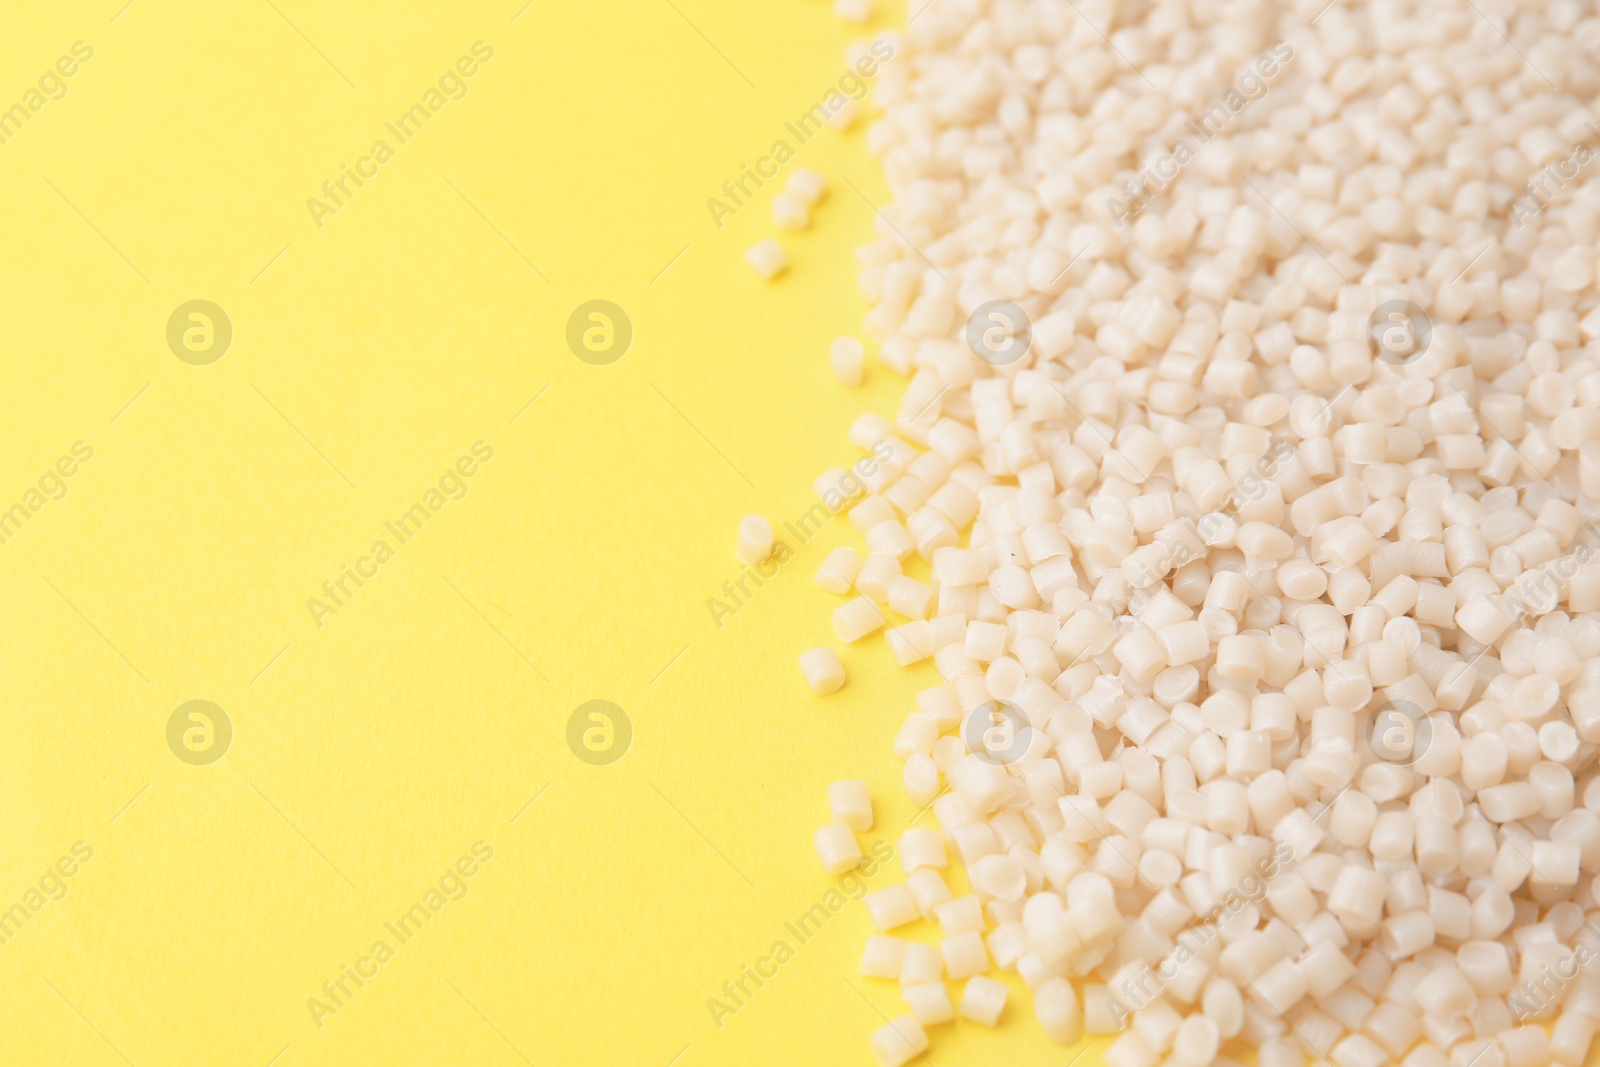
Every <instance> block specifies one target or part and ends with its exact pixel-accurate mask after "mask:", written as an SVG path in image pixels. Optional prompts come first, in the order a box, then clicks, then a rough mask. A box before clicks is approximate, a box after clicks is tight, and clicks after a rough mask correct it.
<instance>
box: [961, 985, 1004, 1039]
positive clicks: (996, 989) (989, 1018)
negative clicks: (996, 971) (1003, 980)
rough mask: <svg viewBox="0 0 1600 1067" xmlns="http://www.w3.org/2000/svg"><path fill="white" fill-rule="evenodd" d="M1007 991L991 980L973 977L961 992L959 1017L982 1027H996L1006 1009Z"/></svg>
mask: <svg viewBox="0 0 1600 1067" xmlns="http://www.w3.org/2000/svg"><path fill="white" fill-rule="evenodd" d="M1007 992H1008V990H1007V989H1006V987H1005V986H1003V985H1001V984H1000V983H999V982H996V981H994V980H993V979H992V978H985V977H984V976H983V975H981V974H979V975H974V976H972V977H971V978H968V979H967V984H966V988H964V989H963V990H962V991H961V1015H962V1017H963V1018H966V1019H971V1020H972V1021H973V1022H975V1023H982V1024H983V1025H984V1026H997V1025H999V1023H1000V1013H1001V1012H1002V1011H1004V1010H1005V1007H1006V993H1007Z"/></svg>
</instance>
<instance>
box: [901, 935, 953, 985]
mask: <svg viewBox="0 0 1600 1067" xmlns="http://www.w3.org/2000/svg"><path fill="white" fill-rule="evenodd" d="M942 978H944V954H943V953H941V952H940V951H939V949H938V947H937V946H935V945H930V944H928V943H926V942H924V941H911V942H908V943H907V944H906V955H905V960H904V962H903V963H902V964H901V967H900V984H901V986H913V985H922V984H926V983H929V982H938V981H940V980H941V979H942Z"/></svg>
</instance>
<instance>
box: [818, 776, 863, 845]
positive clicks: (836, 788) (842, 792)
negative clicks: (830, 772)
mask: <svg viewBox="0 0 1600 1067" xmlns="http://www.w3.org/2000/svg"><path fill="white" fill-rule="evenodd" d="M828 809H829V811H830V812H831V813H832V815H833V821H834V822H842V823H844V824H845V825H846V826H848V827H850V829H852V830H854V831H855V832H856V833H862V832H865V831H867V830H870V829H872V796H871V794H870V793H869V792H868V788H867V783H866V782H863V781H861V780H859V779H849V780H846V781H840V782H834V783H833V784H832V785H830V786H828Z"/></svg>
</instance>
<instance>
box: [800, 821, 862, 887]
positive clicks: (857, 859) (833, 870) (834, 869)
mask: <svg viewBox="0 0 1600 1067" xmlns="http://www.w3.org/2000/svg"><path fill="white" fill-rule="evenodd" d="M812 843H813V844H814V845H815V846H816V849H817V858H818V859H819V860H821V861H822V869H823V870H824V871H826V872H827V873H828V874H844V873H845V872H846V871H851V870H854V869H855V868H856V867H858V866H859V865H860V864H861V846H860V845H859V844H858V843H857V842H856V835H855V833H854V832H852V831H851V829H850V827H848V826H846V825H845V824H844V823H842V822H834V823H829V824H828V825H827V826H824V827H822V829H820V830H818V831H817V833H816V836H815V837H814V838H813V839H812Z"/></svg>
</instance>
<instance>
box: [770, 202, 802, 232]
mask: <svg viewBox="0 0 1600 1067" xmlns="http://www.w3.org/2000/svg"><path fill="white" fill-rule="evenodd" d="M772 222H773V225H775V226H777V227H778V229H780V230H788V231H790V232H794V231H797V230H803V229H805V228H806V227H807V226H810V225H811V207H810V205H808V204H807V203H806V202H805V201H804V200H803V199H801V198H800V197H798V196H796V195H795V194H793V193H779V194H778V195H777V196H775V197H773V198H772Z"/></svg>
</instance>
